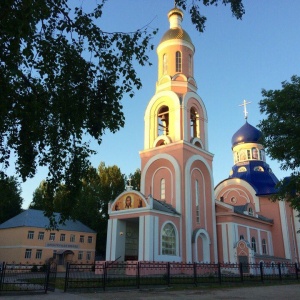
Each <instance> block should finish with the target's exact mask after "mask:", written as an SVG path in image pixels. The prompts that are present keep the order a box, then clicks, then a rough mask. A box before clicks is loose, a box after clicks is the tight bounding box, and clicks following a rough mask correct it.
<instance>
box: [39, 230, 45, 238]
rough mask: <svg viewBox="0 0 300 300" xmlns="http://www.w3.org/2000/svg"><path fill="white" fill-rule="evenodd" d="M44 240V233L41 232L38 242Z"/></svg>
mask: <svg viewBox="0 0 300 300" xmlns="http://www.w3.org/2000/svg"><path fill="white" fill-rule="evenodd" d="M43 239H44V232H42V231H40V232H39V235H38V240H43Z"/></svg>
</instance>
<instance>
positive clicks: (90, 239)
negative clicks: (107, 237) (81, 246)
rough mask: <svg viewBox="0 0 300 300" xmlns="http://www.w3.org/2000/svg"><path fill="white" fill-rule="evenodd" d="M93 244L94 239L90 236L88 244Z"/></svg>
mask: <svg viewBox="0 0 300 300" xmlns="http://www.w3.org/2000/svg"><path fill="white" fill-rule="evenodd" d="M92 242H93V237H92V236H88V243H89V244H91V243H92Z"/></svg>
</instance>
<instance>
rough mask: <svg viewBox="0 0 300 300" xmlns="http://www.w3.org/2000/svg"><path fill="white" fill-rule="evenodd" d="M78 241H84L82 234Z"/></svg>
mask: <svg viewBox="0 0 300 300" xmlns="http://www.w3.org/2000/svg"><path fill="white" fill-rule="evenodd" d="M79 242H80V243H84V236H83V235H81V236H80V238H79Z"/></svg>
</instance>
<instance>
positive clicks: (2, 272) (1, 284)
mask: <svg viewBox="0 0 300 300" xmlns="http://www.w3.org/2000/svg"><path fill="white" fill-rule="evenodd" d="M4 270H5V262H3V263H2V269H1V281H0V291H2V286H3V282H4V277H5V272H4Z"/></svg>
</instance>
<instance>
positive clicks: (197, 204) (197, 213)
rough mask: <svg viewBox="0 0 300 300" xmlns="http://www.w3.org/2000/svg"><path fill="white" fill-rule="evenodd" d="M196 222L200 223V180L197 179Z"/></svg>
mask: <svg viewBox="0 0 300 300" xmlns="http://www.w3.org/2000/svg"><path fill="white" fill-rule="evenodd" d="M195 198H196V199H195V200H196V222H197V223H198V224H200V205H199V182H198V180H195Z"/></svg>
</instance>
